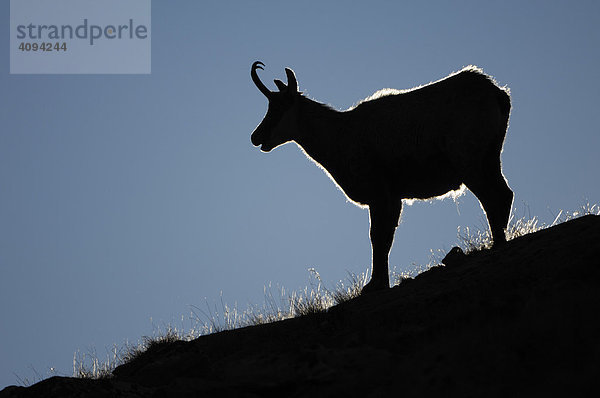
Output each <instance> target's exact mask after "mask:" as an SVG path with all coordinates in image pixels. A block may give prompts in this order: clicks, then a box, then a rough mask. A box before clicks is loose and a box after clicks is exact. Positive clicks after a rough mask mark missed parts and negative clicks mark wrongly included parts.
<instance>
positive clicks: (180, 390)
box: [0, 216, 600, 398]
mask: <svg viewBox="0 0 600 398" xmlns="http://www.w3.org/2000/svg"><path fill="white" fill-rule="evenodd" d="M599 258H600V217H599V216H585V217H582V218H580V219H576V220H572V221H569V222H566V223H564V224H560V225H558V226H555V227H552V228H549V229H546V230H542V231H539V232H537V233H534V234H530V235H527V236H524V237H521V238H517V239H514V240H512V241H510V242H508V244H507V245H505V246H503V247H500V248H497V249H493V250H487V251H482V252H477V253H473V254H471V255H469V256H466V257H461V256H457V257H456V258H455V259H454V261H447V263H448V265H446V266H439V267H434V268H432V269H431V270H429V271H427V272H425V273H422V274H421V275H419V276H418V277H416V278H415V279H411V280H407V281H405V282H403V283H402V284H401V285H400V286H397V287H395V288H393V289H389V290H387V291H383V292H378V293H373V294H370V295H366V296H364V297H359V298H357V299H355V300H352V301H350V302H347V303H345V304H342V305H339V306H337V307H334V308H332V309H331V310H329V311H328V312H327V313H323V314H317V315H312V316H306V317H302V318H297V319H290V320H286V321H282V322H277V323H274V324H269V325H262V326H255V327H249V328H244V329H238V330H234V331H228V332H222V333H218V334H214V335H210V336H205V337H201V338H198V339H196V340H194V341H191V342H176V343H169V344H161V345H157V346H155V347H153V348H152V349H151V350H149V351H148V352H146V353H145V354H143V355H141V356H140V357H138V358H137V359H136V360H134V361H133V362H131V363H128V364H126V365H123V366H120V367H118V368H117V369H116V370H115V371H114V372H113V377H111V378H108V379H104V380H82V379H72V378H64V377H53V378H50V379H48V380H44V381H42V382H40V383H37V384H35V385H33V386H31V387H28V388H24V387H7V388H6V389H4V390H3V391H2V392H0V397H1V398H7V397H116V396H120V397H200V396H207V397H216V396H219V397H223V396H225V397H226V396H232V397H265V396H282V397H305V396H306V397H309V396H319V397H321V396H327V397H328V396H331V397H338V396H349V397H354V396H367V397H369V396H372V397H380V396H388V395H398V396H405V397H406V396H408V397H411V396H430V395H433V394H436V395H440V396H461V397H469V396H486V397H489V396H512V397H516V396H544V395H548V396H556V395H559V394H560V395H568V396H579V395H584V394H585V395H587V393H588V392H589V393H591V392H593V391H597V390H598V387H600V376H599V375H600V260H599Z"/></svg>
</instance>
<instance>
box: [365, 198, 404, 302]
mask: <svg viewBox="0 0 600 398" xmlns="http://www.w3.org/2000/svg"><path fill="white" fill-rule="evenodd" d="M401 211H402V201H401V200H398V201H397V202H394V201H393V200H387V201H380V202H377V203H374V204H371V205H369V216H370V219H371V247H372V250H373V256H372V267H373V269H372V272H371V281H370V282H369V283H367V284H366V285H365V287H364V288H363V290H362V292H363V293H368V292H371V291H374V290H381V289H387V288H389V287H390V275H389V271H388V258H389V255H390V250H391V248H392V243H393V242H394V233H395V232H396V227H397V226H398V221H399V220H400V213H401Z"/></svg>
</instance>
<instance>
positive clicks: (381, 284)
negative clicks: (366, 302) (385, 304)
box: [360, 279, 390, 295]
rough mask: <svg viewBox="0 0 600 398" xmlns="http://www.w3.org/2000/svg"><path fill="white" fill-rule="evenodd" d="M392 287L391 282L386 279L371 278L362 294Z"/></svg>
mask: <svg viewBox="0 0 600 398" xmlns="http://www.w3.org/2000/svg"><path fill="white" fill-rule="evenodd" d="M389 288H390V283H389V282H386V281H378V280H375V279H371V281H370V282H369V283H367V284H366V285H365V287H363V289H362V291H361V292H360V294H361V295H362V294H369V293H371V292H377V291H379V290H385V289H389Z"/></svg>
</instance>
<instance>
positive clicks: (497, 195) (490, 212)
mask: <svg viewBox="0 0 600 398" xmlns="http://www.w3.org/2000/svg"><path fill="white" fill-rule="evenodd" d="M484 170H485V169H484ZM487 170H488V172H487V173H486V172H484V173H482V174H481V175H480V176H478V177H475V178H473V179H472V180H471V181H468V182H465V185H467V187H468V188H469V189H470V190H471V192H473V194H474V195H475V196H476V197H477V199H479V203H480V204H481V207H482V208H483V211H484V212H485V215H486V217H487V220H488V224H489V226H490V230H491V232H492V238H493V239H494V244H495V245H496V244H502V243H504V242H506V235H505V230H506V227H507V226H508V220H509V218H510V210H511V208H512V202H513V197H514V194H513V191H512V190H511V189H510V187H509V186H508V183H507V182H506V179H505V178H504V176H503V175H502V172H501V171H500V162H498V163H497V166H496V167H494V168H493V169H492V170H490V169H489V168H488V169H487Z"/></svg>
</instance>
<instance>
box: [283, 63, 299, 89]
mask: <svg viewBox="0 0 600 398" xmlns="http://www.w3.org/2000/svg"><path fill="white" fill-rule="evenodd" d="M285 74H286V75H287V80H288V84H287V85H288V90H289V91H290V92H292V93H296V92H298V82H297V81H296V75H295V74H294V71H293V70H291V69H290V68H285Z"/></svg>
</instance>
